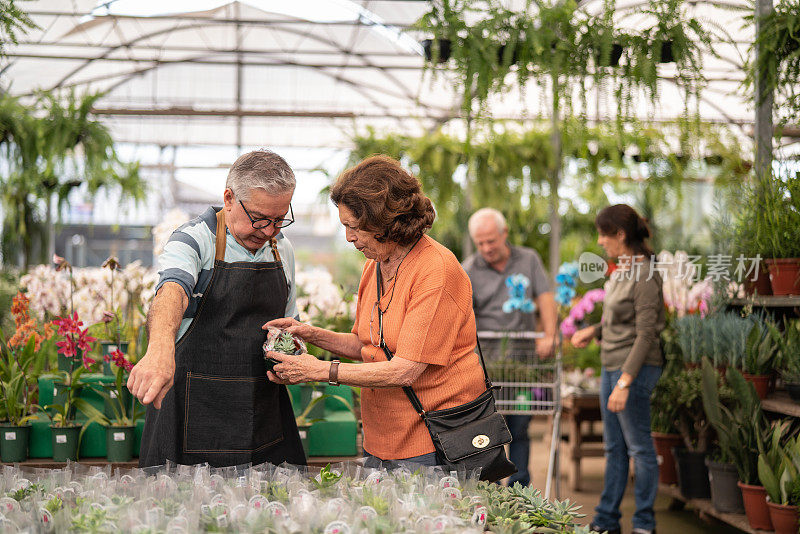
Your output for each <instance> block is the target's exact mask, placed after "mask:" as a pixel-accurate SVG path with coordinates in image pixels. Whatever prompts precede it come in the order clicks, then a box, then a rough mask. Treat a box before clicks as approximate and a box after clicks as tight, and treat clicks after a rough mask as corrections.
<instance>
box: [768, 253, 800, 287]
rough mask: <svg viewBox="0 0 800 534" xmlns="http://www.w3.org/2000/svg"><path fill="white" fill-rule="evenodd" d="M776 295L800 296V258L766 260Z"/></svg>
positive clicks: (770, 280)
mask: <svg viewBox="0 0 800 534" xmlns="http://www.w3.org/2000/svg"><path fill="white" fill-rule="evenodd" d="M766 263H767V268H768V269H769V282H770V284H771V285H772V293H773V294H774V295H800V258H776V259H770V260H766Z"/></svg>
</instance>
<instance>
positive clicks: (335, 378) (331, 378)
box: [328, 360, 341, 386]
mask: <svg viewBox="0 0 800 534" xmlns="http://www.w3.org/2000/svg"><path fill="white" fill-rule="evenodd" d="M340 363H341V362H340V361H339V360H332V361H331V370H330V372H329V373H328V384H330V385H332V386H338V385H339V364H340Z"/></svg>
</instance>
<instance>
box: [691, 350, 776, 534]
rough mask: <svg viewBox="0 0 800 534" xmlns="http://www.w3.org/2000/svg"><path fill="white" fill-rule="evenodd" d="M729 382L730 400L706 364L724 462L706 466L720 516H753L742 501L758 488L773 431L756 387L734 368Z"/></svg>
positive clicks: (706, 388) (707, 406)
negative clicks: (762, 451)
mask: <svg viewBox="0 0 800 534" xmlns="http://www.w3.org/2000/svg"><path fill="white" fill-rule="evenodd" d="M725 381H726V382H727V384H728V387H729V388H730V390H731V395H730V398H728V399H725V398H724V397H723V396H721V395H720V392H721V390H722V388H721V387H720V382H719V375H718V373H717V372H716V371H715V370H714V368H713V367H712V366H711V364H710V362H709V361H708V360H704V361H703V408H704V410H705V413H706V417H708V420H709V421H710V422H711V424H712V425H713V427H714V430H715V431H716V433H717V437H718V438H719V439H718V443H719V447H720V451H721V456H722V459H723V460H724V462H712V461H710V460H707V462H706V465H707V466H708V469H709V482H710V486H711V500H712V503H713V504H714V508H716V509H717V510H718V511H720V512H727V513H741V512H742V511H743V510H742V508H743V507H744V508H745V510H744V511H746V512H749V509H748V504H749V503H748V502H743V501H742V491H743V490H744V489H745V488H747V489H749V487H751V486H753V485H757V484H758V451H759V443H763V442H764V440H765V439H766V433H767V432H768V428H769V427H768V425H767V421H766V418H765V417H764V413H763V411H762V410H761V401H760V400H759V398H758V395H757V394H756V392H755V389H754V387H753V386H752V384H750V383H748V382H747V381H746V380H745V379H744V377H742V375H741V373H739V371H737V370H736V369H734V368H732V367H729V368H728V371H727V373H726V378H725ZM737 476H738V481H737ZM737 486H738V487H737ZM751 493H753V492H751ZM748 517H750V514H749V513H748ZM754 528H761V527H756V526H754Z"/></svg>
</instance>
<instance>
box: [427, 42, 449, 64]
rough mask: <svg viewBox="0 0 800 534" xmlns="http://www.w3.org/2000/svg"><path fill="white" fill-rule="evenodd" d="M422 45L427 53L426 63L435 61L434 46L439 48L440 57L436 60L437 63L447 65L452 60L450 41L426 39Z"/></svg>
mask: <svg viewBox="0 0 800 534" xmlns="http://www.w3.org/2000/svg"><path fill="white" fill-rule="evenodd" d="M420 44H421V45H422V50H423V52H424V53H425V61H433V56H434V44H438V46H439V55H438V57H437V58H436V62H437V63H446V62H447V60H448V59H450V54H451V53H452V50H451V44H452V43H451V42H450V39H425V40H424V41H422V42H421V43H420Z"/></svg>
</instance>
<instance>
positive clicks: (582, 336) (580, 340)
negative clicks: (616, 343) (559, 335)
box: [570, 326, 595, 349]
mask: <svg viewBox="0 0 800 534" xmlns="http://www.w3.org/2000/svg"><path fill="white" fill-rule="evenodd" d="M594 336H595V329H594V326H587V327H586V328H581V329H580V330H578V331H577V332H575V333H574V334H572V338H571V339H570V341H571V342H572V345H573V346H574V347H575V348H578V349H582V348H584V347H586V346H587V345H589V342H590V341H591V340H592V339H594Z"/></svg>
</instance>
